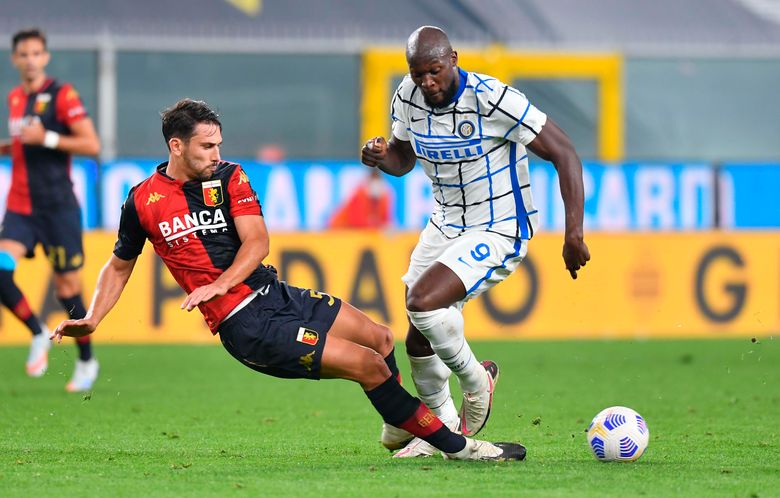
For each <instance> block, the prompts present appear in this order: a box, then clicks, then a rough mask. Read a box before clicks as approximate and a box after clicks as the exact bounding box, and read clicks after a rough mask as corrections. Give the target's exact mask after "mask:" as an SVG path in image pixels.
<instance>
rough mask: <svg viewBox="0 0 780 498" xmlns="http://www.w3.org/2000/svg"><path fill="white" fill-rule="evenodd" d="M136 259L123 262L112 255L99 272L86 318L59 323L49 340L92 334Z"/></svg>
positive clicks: (113, 300)
mask: <svg viewBox="0 0 780 498" xmlns="http://www.w3.org/2000/svg"><path fill="white" fill-rule="evenodd" d="M136 259H137V258H133V259H131V260H124V259H121V258H118V257H116V256H115V255H113V254H112V255H111V259H109V260H108V263H106V265H105V266H104V267H103V269H102V270H100V275H99V276H98V281H97V285H96V287H95V294H94V295H93V296H92V303H91V304H90V305H89V310H88V311H87V314H86V316H85V317H84V318H82V319H80V320H65V321H64V322H62V323H60V324H59V325H58V326H57V328H56V329H54V332H53V333H52V335H51V339H52V340H56V341H57V342H60V341H62V337H63V336H70V337H82V336H85V335H89V334H91V333H92V332H94V331H95V329H96V328H97V326H98V324H99V323H100V322H101V321H102V320H103V318H105V316H106V315H107V314H108V312H109V311H111V308H113V307H114V305H115V304H116V302H117V301H118V300H119V296H121V295H122V291H123V290H124V289H125V285H127V281H128V280H129V279H130V275H131V274H132V273H133V268H134V267H135V262H136Z"/></svg>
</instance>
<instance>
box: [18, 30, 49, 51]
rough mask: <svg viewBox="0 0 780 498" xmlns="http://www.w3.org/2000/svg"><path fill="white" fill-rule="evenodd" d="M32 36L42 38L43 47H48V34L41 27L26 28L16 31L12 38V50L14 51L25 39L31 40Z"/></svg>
mask: <svg viewBox="0 0 780 498" xmlns="http://www.w3.org/2000/svg"><path fill="white" fill-rule="evenodd" d="M30 38H37V39H39V40H41V41H42V42H43V48H44V49H46V35H45V34H44V32H43V30H42V29H40V28H25V29H20V30H19V31H17V32H16V33H14V36H13V38H11V51H12V52H13V51H14V50H16V46H17V45H19V43H21V42H23V41H24V40H29V39H30Z"/></svg>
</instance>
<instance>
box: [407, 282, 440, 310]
mask: <svg viewBox="0 0 780 498" xmlns="http://www.w3.org/2000/svg"><path fill="white" fill-rule="evenodd" d="M436 308H437V305H436V304H435V303H434V302H433V300H432V299H431V298H430V296H428V295H426V294H424V293H422V292H420V291H417V288H416V287H412V288H411V289H409V292H407V294H406V309H407V310H409V311H433V310H435V309H436Z"/></svg>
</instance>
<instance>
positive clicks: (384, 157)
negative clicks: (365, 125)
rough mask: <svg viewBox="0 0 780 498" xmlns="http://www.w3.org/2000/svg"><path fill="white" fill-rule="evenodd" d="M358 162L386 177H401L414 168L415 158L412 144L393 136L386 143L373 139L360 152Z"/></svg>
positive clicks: (376, 138)
mask: <svg viewBox="0 0 780 498" xmlns="http://www.w3.org/2000/svg"><path fill="white" fill-rule="evenodd" d="M360 161H361V162H362V163H363V164H365V165H366V166H371V167H372V168H379V169H381V170H382V171H384V172H385V173H387V174H388V175H393V176H403V175H405V174H406V173H408V172H409V171H411V170H412V168H414V164H415V163H416V162H417V156H416V155H415V153H414V149H412V144H411V143H409V142H407V141H405V140H399V139H398V138H396V137H395V136H393V137H391V138H390V142H387V141H385V138H384V137H374V138H372V139H371V140H369V141H368V142H366V144H365V145H364V146H363V148H362V149H361V150H360Z"/></svg>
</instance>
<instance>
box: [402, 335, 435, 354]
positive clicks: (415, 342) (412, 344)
mask: <svg viewBox="0 0 780 498" xmlns="http://www.w3.org/2000/svg"><path fill="white" fill-rule="evenodd" d="M414 331H415V332H416V333H409V334H406V341H405V342H404V344H405V345H406V354H408V355H409V356H417V357H421V356H431V355H433V354H436V353H435V352H434V351H433V348H432V347H431V343H430V342H428V339H426V338H425V336H424V335H422V334H421V333H420V332H419V331H417V329H414Z"/></svg>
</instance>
